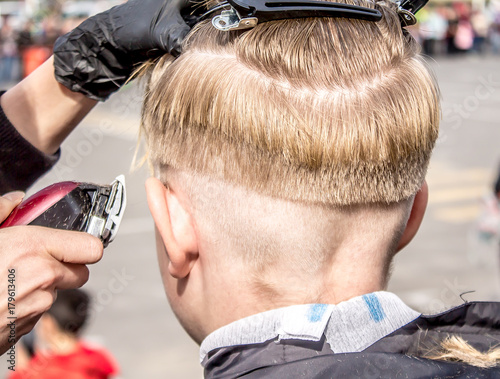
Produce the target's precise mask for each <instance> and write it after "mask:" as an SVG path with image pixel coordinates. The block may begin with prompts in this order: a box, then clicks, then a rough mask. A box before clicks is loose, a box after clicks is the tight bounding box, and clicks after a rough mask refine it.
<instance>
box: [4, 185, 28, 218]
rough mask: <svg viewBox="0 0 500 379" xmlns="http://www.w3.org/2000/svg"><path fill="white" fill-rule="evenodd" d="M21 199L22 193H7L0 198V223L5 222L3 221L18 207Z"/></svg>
mask: <svg viewBox="0 0 500 379" xmlns="http://www.w3.org/2000/svg"><path fill="white" fill-rule="evenodd" d="M23 198H24V192H21V191H14V192H9V193H6V194H5V195H3V196H2V197H0V222H3V221H5V219H6V218H7V217H8V216H9V215H10V213H11V212H12V211H13V210H14V208H15V207H17V206H18V205H19V203H20V202H21V201H22V200H23Z"/></svg>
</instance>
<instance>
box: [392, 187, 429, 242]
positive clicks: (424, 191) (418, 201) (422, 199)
mask: <svg viewBox="0 0 500 379" xmlns="http://www.w3.org/2000/svg"><path fill="white" fill-rule="evenodd" d="M428 200H429V187H428V186H427V182H426V181H424V184H422V187H421V188H420V190H419V191H418V192H417V194H416V195H415V199H414V200H413V206H412V208H411V213H410V217H409V218H408V222H407V224H406V228H405V231H404V232H403V236H402V237H401V239H400V240H399V244H398V247H397V249H396V251H400V250H401V249H403V248H404V247H405V246H406V245H408V244H409V243H410V242H411V240H412V239H413V237H415V235H416V234H417V232H418V229H419V228H420V225H421V224H422V220H423V219H424V214H425V209H426V208H427V202H428Z"/></svg>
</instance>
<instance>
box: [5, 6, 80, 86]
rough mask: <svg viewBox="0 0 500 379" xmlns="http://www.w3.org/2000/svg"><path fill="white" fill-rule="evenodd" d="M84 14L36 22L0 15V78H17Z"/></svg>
mask: <svg viewBox="0 0 500 379" xmlns="http://www.w3.org/2000/svg"><path fill="white" fill-rule="evenodd" d="M81 21H83V18H61V17H45V18H43V19H41V20H40V21H38V22H36V21H33V20H26V21H24V22H19V20H18V19H16V18H15V17H10V16H5V15H4V16H2V17H1V19H0V82H2V83H10V82H16V81H18V80H20V79H22V78H23V77H25V76H27V75H28V74H29V73H30V72H32V71H33V70H34V69H35V68H36V67H38V66H39V65H40V64H42V63H43V62H44V61H45V60H46V59H47V58H49V57H50V55H51V53H52V49H53V46H54V43H55V41H56V39H57V38H58V37H59V36H60V35H62V34H65V33H66V32H68V31H70V30H71V29H73V28H74V27H75V26H77V25H78V24H79V23H80V22H81Z"/></svg>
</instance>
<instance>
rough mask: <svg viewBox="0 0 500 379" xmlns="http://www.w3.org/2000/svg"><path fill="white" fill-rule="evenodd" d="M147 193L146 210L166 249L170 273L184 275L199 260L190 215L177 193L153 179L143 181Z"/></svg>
mask: <svg viewBox="0 0 500 379" xmlns="http://www.w3.org/2000/svg"><path fill="white" fill-rule="evenodd" d="M146 195H147V198H148V205H149V210H150V212H151V215H152V216H153V219H154V221H155V224H156V228H157V230H158V233H159V235H160V237H161V239H162V241H163V244H164V245H165V248H166V250H167V255H168V258H169V264H168V270H169V272H170V275H172V276H173V277H174V278H177V279H182V278H185V277H186V276H188V274H189V273H190V272H191V269H192V268H193V266H194V264H195V263H196V261H197V259H198V240H197V237H196V233H195V229H194V226H193V220H192V217H191V214H190V213H189V212H188V211H187V210H186V209H185V207H184V206H183V204H182V203H181V201H180V198H179V196H178V195H177V194H176V193H175V192H173V191H172V190H170V189H168V188H166V187H165V186H164V185H163V183H162V182H161V181H159V180H158V179H156V178H149V179H148V180H147V181H146Z"/></svg>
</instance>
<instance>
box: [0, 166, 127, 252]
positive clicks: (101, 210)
mask: <svg viewBox="0 0 500 379" xmlns="http://www.w3.org/2000/svg"><path fill="white" fill-rule="evenodd" d="M126 204H127V200H126V196H125V177H124V176H123V175H120V176H118V177H117V178H116V179H115V181H114V182H113V183H111V184H110V185H104V186H100V185H96V184H91V183H78V182H61V183H56V184H52V185H51V186H49V187H47V188H44V189H43V190H41V191H39V192H37V193H36V194H34V195H33V196H30V197H29V198H28V199H26V200H24V201H23V202H22V203H21V204H19V205H18V206H17V207H16V208H15V209H14V210H13V211H12V213H11V214H10V215H9V217H8V218H7V219H6V220H5V221H4V222H3V223H2V224H1V225H0V228H6V227H8V226H15V225H38V226H46V227H49V228H55V229H63V230H75V231H81V232H87V233H89V234H91V235H93V236H95V237H98V238H100V239H101V241H102V244H103V245H104V247H106V246H108V244H109V243H110V242H111V241H113V239H114V238H115V236H116V233H117V232H118V227H119V226H120V222H121V220H122V217H123V213H124V211H125V207H126Z"/></svg>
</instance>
